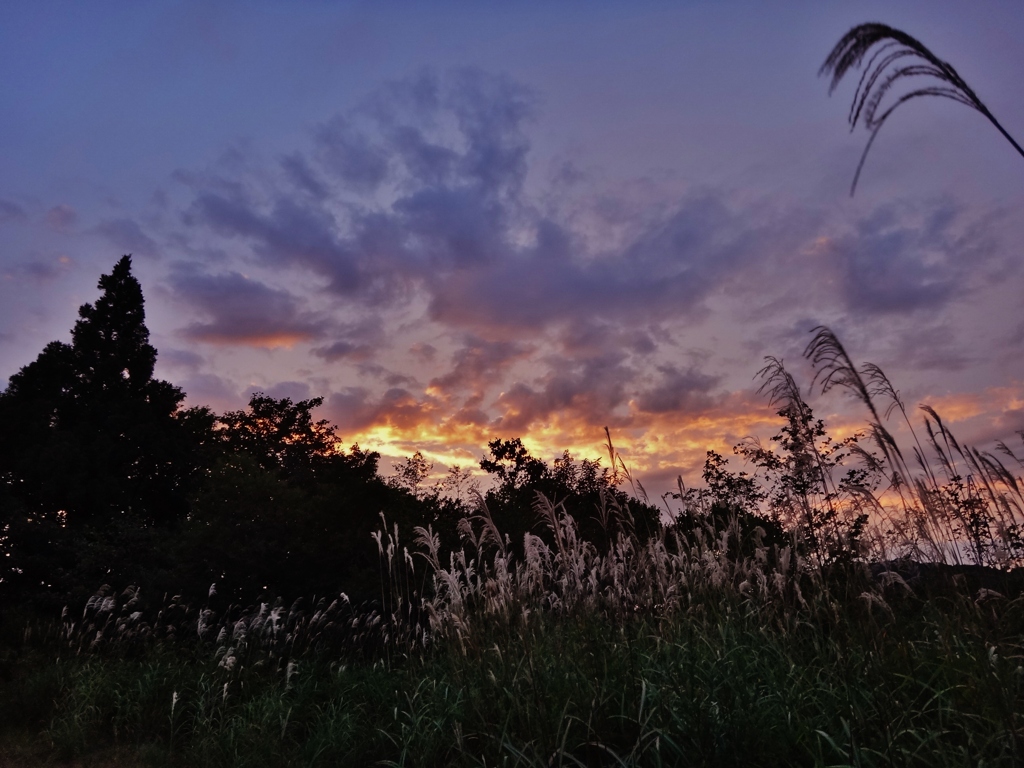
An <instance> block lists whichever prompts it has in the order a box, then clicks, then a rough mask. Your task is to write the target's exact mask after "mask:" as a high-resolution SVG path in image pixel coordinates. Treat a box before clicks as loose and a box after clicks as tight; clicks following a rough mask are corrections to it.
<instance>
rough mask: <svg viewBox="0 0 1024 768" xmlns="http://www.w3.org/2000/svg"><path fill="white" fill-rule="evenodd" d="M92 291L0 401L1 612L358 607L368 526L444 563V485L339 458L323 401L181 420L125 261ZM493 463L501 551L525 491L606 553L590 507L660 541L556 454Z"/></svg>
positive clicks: (365, 586) (409, 464)
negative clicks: (578, 526) (120, 595)
mask: <svg viewBox="0 0 1024 768" xmlns="http://www.w3.org/2000/svg"><path fill="white" fill-rule="evenodd" d="M98 288H99V290H100V292H101V295H100V297H99V299H97V300H96V302H95V303H92V304H84V305H83V306H82V307H81V308H80V309H79V311H78V320H77V322H76V323H75V325H74V328H73V329H72V331H71V342H70V343H65V342H61V341H54V342H51V343H49V344H48V345H46V347H45V348H44V349H43V350H42V352H40V354H39V356H38V357H37V358H36V359H35V360H34V361H33V362H31V363H29V364H28V365H26V366H25V367H23V368H22V369H21V370H19V371H18V372H17V373H15V374H14V375H13V376H12V377H11V379H10V381H9V384H8V386H7V389H6V390H5V391H3V392H2V393H0V597H3V598H4V599H5V600H7V601H13V602H32V603H36V604H39V605H44V604H46V603H48V602H53V603H54V604H56V603H59V602H61V601H65V600H67V599H68V598H74V597H76V596H78V597H80V596H82V595H86V594H91V593H92V592H93V591H94V590H95V589H96V588H97V586H99V585H100V584H104V583H106V584H111V585H114V586H118V585H122V586H123V585H127V584H136V585H141V586H143V587H144V588H148V589H150V590H152V591H155V592H168V593H171V594H175V593H192V594H196V595H198V594H202V593H205V592H206V591H207V590H209V588H210V586H211V584H216V585H217V586H216V589H218V590H220V591H226V592H228V593H237V594H238V595H239V597H240V598H245V599H251V598H252V597H254V596H255V595H256V594H258V593H261V592H276V593H279V594H280V593H285V594H293V595H294V594H313V593H318V594H327V593H330V592H337V591H339V590H345V591H347V592H348V593H349V594H350V595H352V596H354V597H372V595H373V594H374V593H375V591H376V589H377V585H378V579H379V563H378V560H377V558H378V554H377V551H376V547H375V546H374V544H373V542H372V540H371V533H372V532H373V531H374V530H376V529H377V528H379V527H380V525H381V514H382V513H383V515H384V516H385V518H386V519H387V521H388V524H389V525H398V526H399V527H400V528H401V529H403V530H405V531H406V533H407V534H410V533H411V529H412V528H413V527H414V526H417V525H422V526H427V525H430V526H432V528H433V529H434V530H436V531H438V532H439V533H440V535H441V537H442V541H443V542H444V544H445V546H446V547H448V548H452V547H456V546H457V545H458V540H459V539H458V532H457V530H456V526H457V522H458V520H459V519H460V518H461V517H464V516H466V515H467V514H469V513H470V512H471V511H472V510H471V500H470V499H468V498H467V497H466V496H465V495H464V494H463V495H462V496H460V495H458V494H456V493H453V492H452V489H451V487H450V486H451V483H447V484H446V483H443V482H442V483H437V484H435V485H433V486H432V487H426V486H424V480H425V478H426V475H427V473H428V472H429V465H427V464H426V462H425V460H424V459H423V458H422V456H421V455H419V454H416V455H415V456H414V457H412V458H410V459H408V460H407V461H406V462H404V463H403V464H401V465H399V466H398V467H397V468H396V469H397V472H396V473H395V474H393V475H391V476H387V477H385V476H384V475H382V474H381V471H380V467H379V459H380V456H379V454H378V453H377V452H375V451H367V450H363V449H361V448H360V447H359V446H358V445H353V446H352V447H351V448H349V449H347V450H342V449H339V447H338V446H340V445H342V439H341V436H339V435H338V434H337V432H336V429H335V427H334V426H333V425H332V424H330V423H329V422H328V421H326V420H323V419H317V418H316V417H315V416H314V410H315V409H316V408H317V407H318V406H320V405H321V404H322V398H312V399H308V400H301V401H298V402H295V401H292V400H291V399H289V398H280V399H278V398H273V397H270V396H268V395H266V394H263V393H255V394H253V395H252V397H251V399H250V401H249V404H248V406H247V408H245V409H244V410H239V411H230V412H227V413H223V414H216V413H214V412H213V411H212V410H211V409H210V408H208V407H205V406H193V407H187V408H186V407H184V405H183V403H184V401H185V392H184V391H183V390H182V389H181V388H180V387H177V386H175V385H174V384H171V383H170V382H167V381H163V380H160V379H157V378H155V377H154V375H153V374H154V366H155V363H156V359H157V350H156V349H155V348H154V347H153V346H152V345H151V344H150V342H149V331H148V329H147V327H146V324H145V301H144V297H143V292H142V287H141V285H140V284H139V281H138V280H137V279H136V278H135V276H134V275H133V274H132V262H131V257H130V256H124V257H123V258H121V259H120V260H119V261H118V262H117V263H116V264H115V265H114V268H113V270H112V271H111V272H110V273H109V274H105V275H103V276H102V277H101V278H100V280H99V284H98ZM489 448H490V451H491V453H490V456H489V457H485V458H483V459H482V460H481V467H482V468H483V469H484V470H485V471H486V472H488V473H489V474H490V475H491V476H492V478H493V481H494V482H493V485H492V487H491V488H489V489H488V490H487V491H486V493H485V494H484V495H483V497H482V499H483V501H484V503H486V504H487V505H488V508H489V510H490V513H491V514H492V515H493V516H494V517H495V519H496V521H498V522H499V523H500V526H501V529H502V530H504V531H507V532H508V533H509V535H510V538H511V539H512V543H513V545H514V544H515V540H516V539H517V538H518V539H519V540H520V541H521V539H522V534H523V533H525V532H526V531H528V530H530V531H535V530H536V525H535V523H536V515H535V513H534V512H533V503H534V500H535V496H536V492H538V491H540V492H543V493H544V494H545V495H547V496H548V497H549V498H552V499H556V500H558V501H560V502H562V503H563V504H565V506H566V509H567V510H570V511H571V512H572V513H573V514H574V515H576V516H577V517H578V518H579V519H580V520H581V521H582V527H583V530H584V532H585V533H587V534H588V535H589V536H591V537H592V538H595V539H599V538H600V537H601V536H602V535H605V536H607V532H602V530H601V529H600V526H599V525H598V521H597V518H596V517H595V510H596V509H597V508H598V507H600V505H601V504H602V499H603V500H604V503H607V501H608V499H612V500H614V502H615V503H620V504H625V503H630V504H631V507H632V510H633V513H634V515H635V516H638V517H637V519H639V520H643V521H644V527H646V528H647V529H648V531H651V530H654V529H655V528H656V527H657V526H658V525H659V523H658V510H657V509H656V508H655V507H653V506H650V505H648V504H645V503H642V502H638V501H637V500H635V499H629V498H628V497H627V495H626V493H625V492H624V491H622V490H621V489H619V488H618V487H617V484H618V480H619V478H618V476H617V475H616V474H615V473H614V472H612V471H610V470H609V468H607V467H601V466H599V464H598V463H597V462H592V461H588V460H583V461H577V460H575V459H573V458H572V457H571V456H570V455H569V454H568V453H565V454H564V455H563V456H562V457H560V458H559V459H556V460H555V461H554V462H553V463H552V464H551V465H549V464H548V463H546V462H544V461H542V460H540V459H538V458H536V457H533V456H531V455H530V454H529V452H528V451H527V450H526V449H525V447H524V446H523V444H522V441H521V440H519V439H506V440H502V439H496V440H494V441H492V442H491V443H490V444H489ZM450 479H452V480H454V481H458V480H460V479H461V480H465V479H466V475H465V474H461V475H460V473H459V472H455V473H454V474H453V475H452V476H451V478H450ZM410 538H411V537H410ZM406 540H408V539H406Z"/></svg>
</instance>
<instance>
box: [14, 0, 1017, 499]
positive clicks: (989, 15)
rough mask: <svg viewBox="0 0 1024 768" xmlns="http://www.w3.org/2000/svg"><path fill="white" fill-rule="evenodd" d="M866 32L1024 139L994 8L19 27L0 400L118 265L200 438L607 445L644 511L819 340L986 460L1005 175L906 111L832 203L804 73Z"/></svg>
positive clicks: (843, 419) (996, 428) (469, 8)
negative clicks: (935, 61) (239, 418)
mask: <svg viewBox="0 0 1024 768" xmlns="http://www.w3.org/2000/svg"><path fill="white" fill-rule="evenodd" d="M874 20H877V21H883V22H885V23H888V24H891V25H893V26H896V27H900V28H903V29H904V30H906V31H907V32H909V33H910V34H913V35H915V36H916V37H918V38H919V39H920V40H921V41H922V42H924V43H925V44H926V45H928V46H929V47H930V48H931V49H932V50H933V51H934V52H935V53H936V54H937V55H938V56H940V57H942V58H945V59H947V60H948V61H950V62H951V63H953V64H954V65H955V66H956V67H957V69H958V70H959V72H960V73H961V74H962V75H963V76H964V78H965V79H966V80H967V81H968V82H969V83H970V84H971V85H972V87H973V88H974V89H975V91H976V92H977V93H978V94H979V96H980V97H981V98H982V99H983V100H984V101H985V102H986V103H987V104H988V106H989V107H990V108H991V109H992V111H993V112H994V113H995V114H996V115H997V116H998V117H999V119H1000V120H1001V121H1002V122H1003V124H1004V125H1005V126H1006V127H1007V128H1008V129H1009V130H1010V132H1011V133H1014V134H1015V135H1016V136H1017V137H1018V138H1021V137H1022V136H1024V99H1021V98H1020V87H1019V82H1020V74H1021V73H1022V72H1024V49H1022V47H1021V46H1020V45H1019V44H1018V41H1019V40H1020V39H1022V37H1024V17H1022V15H1021V14H1020V12H1019V6H1018V5H1017V4H1015V3H1011V2H1006V3H987V4H985V5H984V6H974V5H966V4H953V3H946V4H942V3H884V4H883V3H873V4H872V3H863V4H843V5H839V4H821V3H787V4H774V5H772V4H762V3H758V4H754V3H684V2H677V3H667V2H660V3H655V2H630V3H559V4H545V3H501V4H498V3H493V4H484V3H472V4H470V3H432V4H429V5H427V4H420V5H412V4H405V5H403V4H397V3H394V4H391V3H368V4H362V3H331V2H296V3H270V2H266V3H259V2H246V3H242V2H236V3H229V2H217V3H208V2H204V3H198V2H197V3H187V2H185V3H181V2H179V3H156V2H154V3H146V4H135V5H127V4H124V3H113V2H111V3H90V4H80V3H56V2H55V3H46V4H39V3H27V2H24V3H22V2H12V3H6V4H4V5H3V7H2V8H0V72H3V73H4V74H3V77H2V78H0V147H2V151H0V383H2V381H3V379H4V378H5V377H8V376H10V375H11V374H12V373H14V372H15V371H17V370H18V369H19V368H20V367H21V366H23V365H25V364H27V363H28V362H30V361H31V360H32V359H33V358H34V357H35V355H36V354H38V352H39V351H40V350H41V349H42V347H43V346H44V345H45V343H46V342H48V341H50V340H51V339H55V338H60V339H66V338H67V337H68V335H69V330H70V328H71V326H72V325H73V323H74V319H75V316H76V310H77V307H78V306H79V305H80V304H81V303H83V302H85V301H91V300H93V299H94V298H95V296H96V288H95V284H96V280H97V279H98V277H99V275H100V274H101V273H103V272H106V271H109V269H110V267H111V266H112V265H113V264H114V262H115V261H116V260H117V258H119V256H120V255H121V254H122V253H132V254H133V258H134V267H135V271H136V274H137V275H138V276H139V278H140V279H141V280H142V283H143V289H144V291H145V294H146V297H147V302H148V304H147V310H148V323H149V327H150V330H151V332H152V336H153V341H154V343H155V345H156V346H157V348H158V350H159V351H160V358H159V362H158V366H159V367H158V373H159V375H161V376H162V377H164V378H167V379H169V380H171V381H173V382H175V383H176V384H179V385H180V386H182V387H183V388H184V389H185V390H186V392H187V393H188V395H189V402H190V403H193V404H209V405H211V406H212V407H214V408H215V409H217V410H223V409H227V408H237V407H241V406H242V405H244V403H245V402H246V400H247V398H248V395H249V393H250V392H251V391H253V390H256V389H260V390H264V391H267V392H269V393H271V394H275V395H277V396H290V397H296V398H298V397H309V396H317V395H319V396H323V397H324V398H325V405H324V408H323V411H324V415H325V416H326V417H328V418H331V419H332V420H333V421H335V422H336V423H337V424H338V425H339V426H340V428H341V432H342V434H343V435H344V436H345V437H346V439H347V440H349V441H355V440H359V441H360V442H361V443H362V444H363V445H364V446H369V447H373V448H377V449H379V450H381V451H382V452H384V453H385V454H386V456H391V457H397V456H402V455H408V454H410V453H412V451H413V450H416V449H417V448H420V449H423V450H424V451H425V453H427V455H428V456H430V457H431V458H433V459H434V460H435V461H437V462H438V466H439V467H441V466H443V465H447V464H451V463H461V464H463V465H473V464H474V463H475V461H476V460H477V459H478V458H479V457H480V455H481V454H482V453H483V451H484V445H485V443H486V441H487V440H489V439H492V438H493V437H512V436H523V437H524V438H526V439H527V443H528V444H529V445H531V446H533V447H534V449H535V450H536V451H537V452H538V453H539V454H540V455H542V456H544V457H545V458H550V457H551V456H552V455H554V454H556V453H558V452H560V450H561V449H562V448H569V449H572V450H574V451H576V452H578V453H581V454H583V455H589V456H596V455H599V452H600V445H601V441H602V439H603V429H602V428H603V427H604V426H605V425H608V426H610V427H611V428H612V430H613V435H615V436H616V441H617V443H618V444H619V445H620V447H622V448H623V449H624V453H626V455H627V456H628V457H629V458H630V460H631V461H632V462H633V464H634V467H635V468H636V469H638V470H639V472H640V474H641V476H645V477H647V478H648V484H649V485H651V486H653V487H656V488H657V487H662V486H667V484H668V482H669V481H670V480H671V479H672V478H673V477H674V476H675V474H676V473H677V472H678V471H683V472H685V473H690V474H691V475H692V474H693V473H694V472H695V471H696V468H698V467H699V465H700V462H701V460H702V457H703V452H704V450H705V449H706V448H709V447H713V448H719V449H723V448H726V449H727V448H728V446H729V445H731V444H732V443H733V442H735V441H737V440H739V439H741V438H743V437H745V436H746V435H749V434H761V435H762V436H769V435H770V434H771V429H772V426H773V418H772V413H771V410H770V409H769V408H768V407H767V404H766V403H765V402H764V400H763V398H761V397H760V396H758V395H757V394H756V391H755V390H756V382H754V381H753V380H752V377H753V375H754V374H755V372H756V371H757V370H758V369H759V368H760V366H761V360H762V358H763V357H764V356H765V355H775V356H778V357H783V358H784V359H785V360H786V361H787V364H789V365H791V366H792V368H793V369H794V373H796V374H797V375H798V376H799V377H801V378H806V379H807V380H809V377H808V376H807V373H808V372H807V369H806V366H805V364H804V363H803V361H802V360H801V358H800V351H801V350H802V348H803V346H804V344H805V343H806V340H807V338H808V335H807V332H808V330H809V329H810V328H813V327H814V326H815V325H818V324H826V325H829V326H831V327H833V328H834V329H835V330H836V331H837V332H838V333H839V335H840V337H841V338H842V339H843V340H844V342H845V343H846V344H847V346H848V348H849V349H850V351H851V353H852V354H853V355H854V356H855V357H856V358H857V359H858V360H870V361H872V362H876V363H879V364H880V365H882V366H883V367H884V368H885V369H886V371H887V372H888V373H889V375H890V377H891V378H892V379H893V380H894V381H895V383H896V385H897V386H898V387H900V389H901V390H902V392H903V394H904V396H905V397H906V398H907V399H908V400H910V401H911V402H914V403H917V402H929V403H932V404H933V405H935V406H936V407H937V408H938V409H939V410H940V412H943V413H945V414H946V416H947V418H948V419H950V420H951V421H952V422H953V425H954V428H957V429H958V430H960V431H961V433H962V435H963V436H964V437H965V438H966V439H968V440H975V441H978V442H980V443H982V444H987V442H990V441H992V440H995V439H1006V438H1009V437H1010V436H1011V435H1012V434H1013V432H1014V430H1016V429H1020V428H1022V427H1024V362H1022V361H1024V355H1022V354H1021V352H1022V346H1024V310H1022V308H1021V307H1022V302H1021V301H1020V296H1021V295H1024V290H1022V289H1024V275H1022V266H1024V265H1022V260H1024V256H1022V253H1021V246H1020V243H1021V242H1024V238H1022V235H1024V216H1022V215H1021V211H1022V210H1024V205H1022V203H1024V160H1022V159H1021V158H1020V157H1019V156H1017V155H1016V154H1015V153H1014V151H1013V149H1012V148H1011V147H1010V146H1009V145H1008V144H1007V143H1005V142H1004V141H1003V140H1002V139H1001V138H1000V137H999V136H998V134H997V133H996V132H995V131H994V130H993V129H992V127H991V126H990V125H989V124H988V123H986V122H985V120H984V119H983V118H981V117H980V116H978V115H977V114H975V113H973V112H971V111H969V110H967V109H965V108H963V107H962V106H959V105H956V104H953V103H951V102H926V101H923V100H921V101H919V102H916V103H912V104H909V105H907V106H906V107H905V108H903V109H901V111H900V112H898V113H897V114H896V115H895V116H894V117H893V119H892V120H891V121H890V123H889V124H888V125H887V126H886V128H885V130H884V131H882V133H881V134H880V136H879V139H878V141H877V142H876V144H875V147H874V149H873V150H872V154H871V156H870V157H869V158H868V161H867V165H866V167H865V170H864V174H863V176H862V179H861V183H860V187H859V189H858V192H857V195H856V197H854V198H851V197H850V196H849V184H850V181H851V179H852V175H853V172H854V169H855V167H856V163H857V160H858V157H859V154H860V152H861V150H862V148H863V146H864V141H865V139H866V135H865V134H864V132H863V131H861V130H857V131H855V132H853V133H852V134H851V133H850V132H849V131H848V129H847V126H846V122H845V119H846V111H847V107H848V104H849V99H850V97H851V95H852V91H853V83H852V82H849V83H844V84H843V86H841V87H840V89H839V90H838V91H837V93H836V94H835V95H834V96H833V97H832V98H829V97H828V95H827V83H826V82H825V81H824V80H823V79H821V78H819V77H818V76H817V70H818V67H819V66H820V65H821V62H822V61H823V60H824V57H825V55H826V54H827V53H828V51H829V49H830V48H831V46H832V45H833V44H834V43H835V42H836V41H837V40H838V39H839V37H840V36H841V35H842V34H843V33H844V32H845V31H846V30H847V29H849V28H850V27H851V26H853V25H855V24H857V23H860V22H864V21H874ZM817 401H818V402H819V403H820V404H819V406H818V407H819V410H820V411H821V413H822V414H823V415H826V416H828V418H829V419H830V420H831V421H832V422H834V423H836V424H838V425H840V426H841V427H842V428H844V429H848V428H850V425H852V424H855V423H856V421H857V419H858V418H860V414H859V413H858V412H856V410H855V409H852V408H851V407H850V404H849V403H848V402H846V401H845V400H843V398H842V397H840V396H838V395H836V394H831V395H829V396H828V397H826V398H818V400H817ZM385 468H386V462H385Z"/></svg>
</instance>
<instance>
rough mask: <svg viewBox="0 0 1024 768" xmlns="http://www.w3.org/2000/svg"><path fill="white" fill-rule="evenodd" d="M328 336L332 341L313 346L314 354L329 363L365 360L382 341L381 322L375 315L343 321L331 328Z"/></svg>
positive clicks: (372, 354) (370, 356)
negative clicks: (343, 322)
mask: <svg viewBox="0 0 1024 768" xmlns="http://www.w3.org/2000/svg"><path fill="white" fill-rule="evenodd" d="M329 338H331V339H334V341H332V342H331V343H329V344H325V345H323V346H320V347H314V348H313V349H312V352H313V354H314V355H316V356H317V357H319V358H321V359H322V360H326V361H327V362H329V363H333V362H336V361H338V360H354V361H366V360H369V359H370V358H372V357H373V356H374V355H375V354H376V352H377V350H378V349H379V347H380V345H381V344H383V342H384V330H383V323H382V321H381V320H380V318H377V317H368V318H365V319H363V320H360V321H359V322H356V323H345V324H342V325H339V326H337V327H336V328H333V329H332V330H331V332H330V337H329Z"/></svg>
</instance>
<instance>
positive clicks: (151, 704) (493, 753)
mask: <svg viewBox="0 0 1024 768" xmlns="http://www.w3.org/2000/svg"><path fill="white" fill-rule="evenodd" d="M823 600H824V598H823ZM818 607H819V608H820V610H818V611H811V612H807V613H804V614H803V615H793V616H790V617H788V618H787V617H785V616H780V617H779V618H778V619H777V620H775V621H772V622H768V623H766V622H765V621H764V618H763V616H759V615H755V614H753V613H751V612H749V611H747V612H745V611H744V610H743V607H742V604H737V605H735V606H733V605H728V604H726V605H721V604H720V605H719V606H715V607H713V608H712V607H704V608H695V609H694V610H691V611H688V612H686V613H684V614H677V615H675V616H672V617H668V618H664V619H660V620H657V619H651V618H634V619H627V620H623V621H618V622H615V623H610V622H609V621H608V620H607V619H604V618H601V617H599V616H597V615H595V614H593V613H581V614H580V615H575V616H574V615H561V616H553V615H547V616H543V617H537V618H534V619H531V620H528V621H524V622H519V623H518V626H516V627H515V628H510V626H509V625H508V624H506V623H502V622H500V621H493V622H490V623H488V622H486V621H484V622H481V623H480V624H479V625H478V626H477V627H476V632H475V634H474V637H473V642H472V643H462V644H457V643H454V642H453V643H446V644H439V645H438V646H436V647H434V648H433V649H431V650H429V651H421V652H418V653H409V654H406V655H400V656H397V657H396V656H392V657H391V659H390V660H389V661H386V662H385V661H377V662H372V661H369V660H367V659H366V658H355V657H353V658H350V659H349V660H348V661H346V660H344V659H343V658H338V657H337V656H335V657H334V658H331V655H328V654H323V653H320V654H315V653H310V654H305V655H303V656H302V657H296V658H291V659H286V658H284V657H280V656H279V657H276V658H275V656H274V655H273V654H272V653H266V654H263V655H261V656H260V657H258V658H256V657H251V661H250V663H249V664H240V665H239V666H237V667H235V668H234V669H227V668H226V667H225V666H224V665H223V664H221V663H219V662H218V660H217V657H216V654H214V653H212V648H211V647H210V645H209V644H206V643H202V642H197V643H195V644H188V643H181V642H179V643H172V644H158V645H156V647H153V648H151V649H150V651H149V652H148V653H146V654H144V655H142V654H137V653H130V652H128V653H121V652H117V651H113V652H109V653H105V654H96V653H93V654H89V653H78V654H75V653H72V654H71V655H67V652H66V649H65V652H63V653H62V646H60V645H59V644H58V645H57V647H54V645H53V644H52V642H51V641H47V640H40V641H35V642H34V641H32V640H31V639H30V640H29V641H28V642H23V643H21V644H20V647H19V648H17V649H12V650H10V651H8V652H7V654H8V655H7V657H6V658H5V659H4V682H3V685H2V689H0V690H2V697H0V707H2V710H0V722H2V723H3V726H2V728H3V732H2V743H3V744H4V745H5V746H4V747H3V749H2V752H0V755H2V760H3V762H4V763H5V764H11V765H37V764H51V765H62V764H82V765H136V764H137V765H176V766H177V765H180V766H240V765H245V766H264V765H265V766H282V765H310V766H313V765H324V766H329V765H370V764H384V765H410V766H411V765H438V766H440V765H465V766H482V765H537V766H541V765H544V766H548V765H565V766H570V765H592V766H620V765H652V766H656V765H716V766H717V765H722V766H725V765H744V766H749V765H780V766H781V765H858V766H860V765H862V766H871V765H878V766H916V765H922V766H923V765H949V766H953V765H957V766H959V765H1019V764H1020V761H1021V758H1022V755H1021V749H1022V746H1024V745H1022V743H1021V739H1022V737H1024V723H1022V717H1021V713H1022V712H1024V669H1022V664H1024V657H1022V640H1024V601H1022V600H1019V599H1018V600H1014V601H1009V600H1006V599H1001V598H998V597H987V598H986V599H985V600H983V601H981V602H978V601H976V600H973V599H970V598H968V597H966V596H959V597H958V596H952V597H943V598H935V599H931V600H927V601H923V600H920V599H918V598H916V597H912V596H908V595H904V596H903V597H902V598H900V599H899V600H896V599H895V598H894V599H893V600H892V601H891V605H890V604H889V603H886V604H876V603H875V602H872V601H870V600H867V599H861V600H855V601H853V602H852V603H851V604H849V605H846V606H837V605H834V604H833V605H832V606H831V607H830V606H829V605H828V603H827V600H826V601H825V602H822V603H821V604H820V605H819V606H818Z"/></svg>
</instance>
